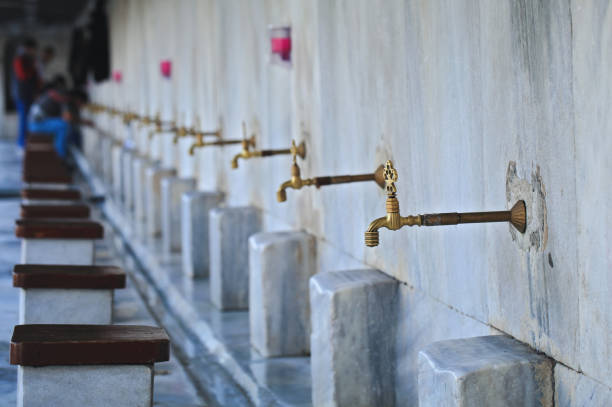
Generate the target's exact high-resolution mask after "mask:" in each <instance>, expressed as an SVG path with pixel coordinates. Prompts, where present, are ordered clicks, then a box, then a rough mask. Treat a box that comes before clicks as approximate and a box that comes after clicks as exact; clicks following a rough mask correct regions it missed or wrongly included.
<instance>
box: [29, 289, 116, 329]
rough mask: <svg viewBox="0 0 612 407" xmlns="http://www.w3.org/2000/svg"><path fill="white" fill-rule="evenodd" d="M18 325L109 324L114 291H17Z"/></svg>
mask: <svg viewBox="0 0 612 407" xmlns="http://www.w3.org/2000/svg"><path fill="white" fill-rule="evenodd" d="M19 290H20V294H19V323H20V324H111V323H112V309H113V290H111V289H100V290H93V289H79V288H20V289H19Z"/></svg>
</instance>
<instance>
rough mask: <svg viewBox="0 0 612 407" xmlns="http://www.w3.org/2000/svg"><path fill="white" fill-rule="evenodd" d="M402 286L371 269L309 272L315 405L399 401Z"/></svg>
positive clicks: (392, 403) (371, 404)
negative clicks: (397, 374) (397, 338)
mask: <svg viewBox="0 0 612 407" xmlns="http://www.w3.org/2000/svg"><path fill="white" fill-rule="evenodd" d="M398 288H399V283H398V281H397V280H395V279H393V278H391V277H389V276H387V275H386V274H384V273H382V272H380V271H378V270H372V269H364V270H341V271H329V272H324V273H318V274H316V275H314V276H313V277H311V278H310V309H311V312H310V315H311V318H312V335H311V340H310V347H311V358H310V361H311V362H310V363H311V374H312V402H313V405H315V406H392V405H394V403H395V387H394V383H395V378H394V374H395V372H394V370H393V368H392V366H394V365H395V362H396V359H397V357H396V354H395V345H396V343H395V333H394V331H393V328H394V327H395V326H396V325H397V324H398V321H397V307H398V298H399V294H398Z"/></svg>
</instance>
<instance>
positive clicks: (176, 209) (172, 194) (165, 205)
mask: <svg viewBox="0 0 612 407" xmlns="http://www.w3.org/2000/svg"><path fill="white" fill-rule="evenodd" d="M195 187H196V180H195V178H180V177H170V178H164V179H162V181H161V219H162V248H163V251H164V253H165V254H170V253H171V252H174V251H180V250H181V197H182V196H183V194H184V193H185V192H189V191H193V190H194V189H195Z"/></svg>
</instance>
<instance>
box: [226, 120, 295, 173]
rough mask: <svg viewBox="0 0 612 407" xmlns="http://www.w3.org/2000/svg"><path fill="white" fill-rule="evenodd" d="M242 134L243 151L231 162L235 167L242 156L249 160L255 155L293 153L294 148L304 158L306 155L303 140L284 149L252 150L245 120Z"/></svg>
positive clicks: (234, 167) (268, 155)
mask: <svg viewBox="0 0 612 407" xmlns="http://www.w3.org/2000/svg"><path fill="white" fill-rule="evenodd" d="M242 134H243V137H244V139H243V142H242V151H240V152H239V153H238V154H236V155H235V156H234V158H232V161H231V163H230V164H231V166H232V168H233V169H236V168H238V160H239V159H240V158H242V159H245V160H247V159H249V158H253V157H270V156H273V155H284V154H287V155H288V154H293V149H296V154H297V155H299V156H300V157H302V159H304V158H305V157H306V144H305V143H304V142H303V141H302V142H301V143H300V144H299V145H298V146H296V145H295V143H293V144H292V145H291V147H290V148H283V149H278V150H256V151H251V150H250V147H251V146H250V144H249V143H248V142H247V138H246V136H247V131H246V124H245V123H244V122H242ZM252 137H255V135H254V134H253V135H252Z"/></svg>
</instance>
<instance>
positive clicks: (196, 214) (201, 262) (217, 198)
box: [181, 191, 223, 277]
mask: <svg viewBox="0 0 612 407" xmlns="http://www.w3.org/2000/svg"><path fill="white" fill-rule="evenodd" d="M222 201H223V193H221V192H204V191H192V192H186V193H184V194H183V197H182V201H181V238H182V243H181V247H182V256H183V272H184V273H185V274H186V275H187V276H189V277H208V274H209V273H208V271H209V268H210V255H209V251H208V250H209V236H208V232H209V229H210V228H209V224H208V214H209V212H210V210H211V209H214V208H216V207H218V206H219V205H220V204H221V202H222Z"/></svg>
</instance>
